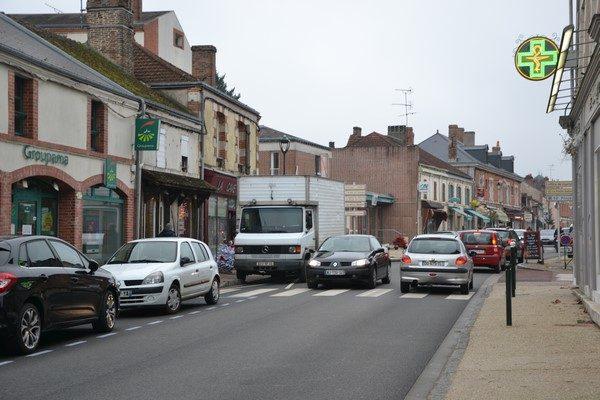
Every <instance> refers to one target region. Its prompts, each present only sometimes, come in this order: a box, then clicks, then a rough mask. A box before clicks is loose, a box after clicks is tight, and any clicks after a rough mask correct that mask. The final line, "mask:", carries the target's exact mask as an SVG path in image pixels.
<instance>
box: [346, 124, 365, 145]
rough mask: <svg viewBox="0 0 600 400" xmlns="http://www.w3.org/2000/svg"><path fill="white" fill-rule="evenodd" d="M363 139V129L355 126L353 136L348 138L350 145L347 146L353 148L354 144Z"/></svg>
mask: <svg viewBox="0 0 600 400" xmlns="http://www.w3.org/2000/svg"><path fill="white" fill-rule="evenodd" d="M361 137H362V128H361V127H360V126H355V127H353V128H352V135H350V137H349V138H348V143H347V144H346V146H352V145H353V144H354V143H356V142H357V141H359V140H360V138H361Z"/></svg>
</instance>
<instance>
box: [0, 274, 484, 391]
mask: <svg viewBox="0 0 600 400" xmlns="http://www.w3.org/2000/svg"><path fill="white" fill-rule="evenodd" d="M490 274H491V272H488V271H486V270H481V271H477V272H476V274H475V290H477V289H478V287H479V286H480V284H481V283H482V282H483V281H484V280H485V279H486V278H487V277H489V275H490ZM290 286H291V287H290ZM399 286H400V285H399V274H398V265H397V264H396V265H394V266H393V268H392V283H391V284H388V285H379V286H378V287H377V289H376V291H368V290H367V289H364V288H361V287H344V286H340V287H336V288H334V289H333V290H335V289H337V290H338V291H337V292H334V291H327V290H326V289H320V290H316V291H315V290H311V291H309V290H308V289H306V285H305V284H298V283H297V284H293V285H289V283H288V282H268V283H263V284H257V285H247V286H243V287H236V288H228V289H227V290H229V291H228V293H223V294H222V298H221V299H220V301H219V304H218V305H217V306H213V307H211V306H208V305H206V304H205V303H204V301H203V300H197V301H193V302H188V303H185V306H184V308H183V309H182V311H181V312H180V313H179V314H177V315H175V316H165V315H163V314H161V313H160V312H157V311H151V310H150V311H148V310H146V311H134V312H127V313H124V314H123V315H121V317H120V319H119V320H118V321H117V328H116V329H115V331H114V332H113V334H111V335H108V336H107V335H97V334H94V333H93V332H92V331H91V328H89V327H87V326H84V327H80V328H73V329H69V330H66V331H61V332H53V333H49V334H47V335H46V337H45V339H44V340H43V343H42V347H41V348H40V351H39V352H38V353H36V354H34V355H33V356H28V357H14V356H9V355H6V354H0V382H2V385H0V398H10V399H38V398H40V399H41V398H44V399H86V400H92V399H107V398H111V399H128V400H134V399H148V398H150V399H163V398H176V399H194V400H197V399H203V398H211V399H261V400H264V399H332V398H333V399H366V398H368V399H401V398H403V397H404V396H405V394H406V393H407V392H408V391H409V390H410V388H411V386H412V385H413V383H414V382H415V380H416V379H417V378H418V376H419V375H420V373H421V371H422V370H423V368H424V367H425V366H426V364H427V362H428V361H429V359H430V358H431V357H432V356H433V354H434V353H435V351H436V349H437V347H438V346H439V344H440V343H441V342H442V341H443V339H444V338H445V336H446V334H447V333H448V331H449V330H450V328H451V327H452V325H453V324H454V322H455V320H456V319H457V318H458V316H459V315H460V313H461V312H462V310H463V309H464V307H465V306H466V304H467V303H468V298H470V296H467V297H466V298H465V297H464V296H460V295H459V292H458V290H452V289H448V288H442V289H437V288H436V289H431V290H419V292H417V293H415V292H412V293H411V296H409V297H412V298H407V297H401V293H400V288H399ZM344 289H349V290H347V291H343V292H341V290H344ZM250 292H252V293H250ZM316 294H320V295H316ZM323 294H331V296H324V295H323ZM449 296H450V297H449ZM418 297H420V298H418Z"/></svg>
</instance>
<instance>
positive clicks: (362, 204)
mask: <svg viewBox="0 0 600 400" xmlns="http://www.w3.org/2000/svg"><path fill="white" fill-rule="evenodd" d="M366 206H367V203H366V202H350V203H349V202H346V208H365V207H366Z"/></svg>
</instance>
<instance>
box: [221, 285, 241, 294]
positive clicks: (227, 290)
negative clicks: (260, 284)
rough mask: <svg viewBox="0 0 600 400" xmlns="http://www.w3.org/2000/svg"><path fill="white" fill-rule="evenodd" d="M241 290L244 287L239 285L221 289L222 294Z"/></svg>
mask: <svg viewBox="0 0 600 400" xmlns="http://www.w3.org/2000/svg"><path fill="white" fill-rule="evenodd" d="M239 290H242V288H239V287H236V288H234V287H232V288H223V289H221V290H220V292H221V294H226V293H232V292H237V291H239Z"/></svg>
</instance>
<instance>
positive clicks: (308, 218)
mask: <svg viewBox="0 0 600 400" xmlns="http://www.w3.org/2000/svg"><path fill="white" fill-rule="evenodd" d="M305 218H306V224H305V225H306V230H307V231H308V230H311V229H312V227H313V213H312V211H310V210H306V217H305Z"/></svg>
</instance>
